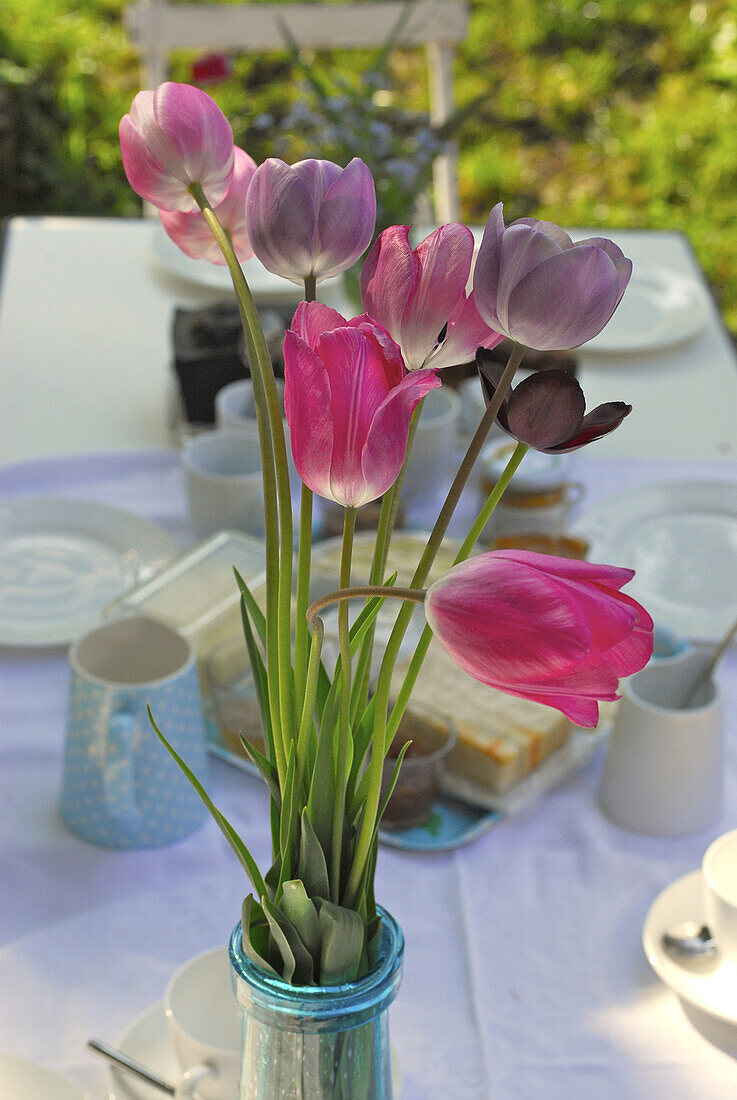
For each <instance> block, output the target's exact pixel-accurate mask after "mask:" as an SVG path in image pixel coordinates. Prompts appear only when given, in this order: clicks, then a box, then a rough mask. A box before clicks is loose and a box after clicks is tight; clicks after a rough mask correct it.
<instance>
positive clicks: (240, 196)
mask: <svg viewBox="0 0 737 1100" xmlns="http://www.w3.org/2000/svg"><path fill="white" fill-rule="evenodd" d="M255 171H256V162H255V160H254V159H253V158H252V157H249V155H248V153H245V152H244V151H243V149H239V148H238V146H237V145H236V147H235V149H234V163H233V177H232V179H231V181H230V187H229V188H228V193H227V194H226V196H225V198H224V199H223V201H222V202H221V203H218V205H217V206H216V207H215V208H214V209H215V214H216V215H217V218H218V221H219V222H220V224H221V225H222V227H223V229H226V230H227V231H228V233H229V234H230V239H231V241H232V243H233V248H234V249H235V254H236V256H237V257H238V259H239V260H240V261H241V263H244V262H245V260H248V259H249V258H250V257H251V256H253V249H252V248H251V241H250V239H249V236H248V230H247V229H246V194H247V192H248V186H249V184H250V182H251V179H252V178H253V173H254V172H255ZM159 217H160V218H161V222H162V225H163V226H164V229H165V230H166V232H167V233H168V234H169V236H170V237H171V239H172V240H173V241H174V243H175V244H178V245H179V247H180V248H181V250H182V252H186V254H187V255H188V256H191V257H192V258H193V259H195V260H209V261H210V263H211V264H224V263H225V257H224V256H223V254H222V252H221V251H220V246H219V245H218V243H217V241H216V240H215V238H214V237H213V235H212V230H211V229H210V227H209V225H208V224H207V222H206V221H205V218H204V215H203V214H202V211H201V210H200V209H199V208H198V209H197V210H188V211H186V212H185V211H183V210H160V211H159Z"/></svg>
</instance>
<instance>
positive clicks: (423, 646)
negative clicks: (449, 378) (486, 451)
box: [386, 443, 530, 738]
mask: <svg viewBox="0 0 737 1100" xmlns="http://www.w3.org/2000/svg"><path fill="white" fill-rule="evenodd" d="M529 449H530V448H529V445H528V444H527V443H518V444H517V446H516V447H515V448H514V451H513V453H512V454H511V455H510V458H509V461H508V462H507V465H506V466H505V467H504V470H503V471H502V473H501V475H500V477H499V480H498V481H497V483H496V485H495V486H494V488H493V489H492V490H491V492H490V493H489V496H488V497H487V499H486V502H485V504H484V506H483V508H482V509H481V511H480V512H479V514H478V516H477V517H476V521H475V522H474V524H473V527H472V528H471V530H470V531H469V533H468V535H467V536H466V538H465V540H464V542H463V545H462V546H461V548H460V550H459V551H458V553H457V554H456V556H455V559H454V561H453V564H454V565H458V564H459V563H460V562H462V561H465V560H466V558H468V557H469V556H470V554H471V551H472V550H473V548H474V546H475V545H476V542H477V540H478V538H479V535H480V534H481V532H482V531H483V529H484V527H486V524H487V523H488V522H489V518H490V516H491V514H492V512H493V511H494V509H495V508H496V506H497V504H498V503H499V500H500V499H501V497H502V494H503V493H504V490H505V489H506V488H507V486H508V485H509V482H510V481H511V480H512V477H513V476H514V473H515V471H516V469H517V467H518V466H519V464H520V462H521V461H522V459H523V458H524V457H525V455H526V454H527V452H528V451H529ZM431 640H432V630H431V629H430V627H429V626H427V625H426V626H425V629H424V630H423V631H422V635H421V636H420V640H419V642H418V643H417V646H416V648H415V651H414V653H413V654H412V660H411V661H410V663H409V667H408V669H407V672H406V675H405V677H404V681H403V682H402V686H401V688H400V689H399V691H398V692H397V698H396V699H395V701H394V706H393V708H392V712H391V715H390V717H389V722H388V725H387V730H386V735H387V738H389V737H391V738H393V737H394V734H395V733H396V732H397V729H398V728H399V723H400V722H401V721H402V718H403V716H404V712H405V710H406V709H407V705H408V703H409V701H410V698H411V696H412V692H413V690H414V686H415V682H416V680H417V677H418V675H419V672H420V668H421V667H422V662H423V661H424V659H425V655H426V653H427V650H428V648H429V645H430V642H431Z"/></svg>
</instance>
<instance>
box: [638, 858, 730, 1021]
mask: <svg viewBox="0 0 737 1100" xmlns="http://www.w3.org/2000/svg"><path fill="white" fill-rule="evenodd" d="M701 878H702V875H701V871H691V872H690V873H689V874H687V875H684V876H683V877H682V878H679V879H676V881H675V882H673V883H671V885H670V886H667V887H666V888H665V890H663V892H662V893H661V894H659V895H658V897H657V898H656V899H655V901H654V902H653V904H652V905H651V906H650V910H649V912H648V914H647V917H646V918H645V924H644V927H643V930H642V946H643V947H644V948H645V954H646V955H647V959H648V962H649V963H650V965H651V966H652V968H653V970H654V971H655V973H656V974H657V975H658V977H659V978H661V979H662V980H663V981H664V982H665V984H666V985H667V986H669V987H670V988H671V989H672V990H673V992H674V993H677V994H678V996H679V997H683V999H684V1000H686V1001H688V1002H689V1003H690V1004H692V1005H694V1006H695V1007H696V1008H699V1009H701V1011H702V1012H707V1013H708V1014H709V1015H710V1016H715V1017H716V1018H717V1019H719V1020H723V1021H724V1022H725V1023H728V1024H737V983H736V982H735V969H734V967H733V966H730V965H728V964H726V963H724V962H721V961H720V960H719V957H718V955H717V957H716V958H714V957H712V958H710V959H693V960H688V959H684V960H683V961H682V962H680V961H677V960H676V959H674V958H671V956H670V955H667V954H666V953H665V951H664V950H663V947H662V944H661V942H660V938H661V936H662V935H663V932H665V930H666V929H667V928H671V927H672V926H673V925H675V924H680V923H681V922H682V921H685V920H693V921H696V922H697V923H698V924H703V922H704V906H703V901H702V898H701Z"/></svg>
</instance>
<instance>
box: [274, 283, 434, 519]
mask: <svg viewBox="0 0 737 1100" xmlns="http://www.w3.org/2000/svg"><path fill="white" fill-rule="evenodd" d="M284 378H285V390H284V406H285V411H286V415H287V422H288V424H289V430H290V436H291V443H292V454H293V456H294V464H295V466H296V467H297V471H298V473H299V476H300V477H301V478H302V480H303V481H304V483H305V485H307V486H308V488H310V489H312V490H314V492H316V493H319V495H320V496H323V497H327V498H328V499H329V500H334V501H335V502H336V503H337V504H341V505H343V507H345V508H351V507H352V508H358V507H360V505H362V504H366V503H367V502H368V501H370V500H375V499H376V498H377V497H380V496H381V495H382V494H383V493H385V492H386V491H387V489H389V488H390V487H391V486H392V485H393V484H394V482H395V481H396V479H397V476H398V474H399V471H400V469H401V467H402V463H403V461H404V456H405V454H406V451H407V439H408V436H409V424H410V420H411V418H412V412H413V410H414V408H415V406H416V405H417V403H418V402H419V401H421V400H422V398H423V397H424V396H425V394H426V393H428V391H429V390H432V389H435V387H436V386H439V385H440V379H439V378H438V377H437V375H436V374H435V372H434V371H432V370H422V371H415V372H414V373H412V374H407V372H406V369H405V366H404V362H403V361H402V355H401V352H400V350H399V348H398V347H397V345H396V344H395V343H394V341H393V340H392V339H391V337H390V336H389V334H388V333H387V332H386V331H385V330H384V329H383V328H382V327H381V325H378V324H377V323H376V322H375V321H374V320H372V318H371V317H367V316H365V315H364V316H363V317H354V318H353V319H352V320H350V321H346V319H345V318H344V317H341V315H340V314H339V313H338V312H337V311H336V310H334V309H330V308H329V306H325V305H322V304H321V303H319V302H301V303H300V304H299V306H298V307H297V311H296V313H295V314H294V317H293V318H292V327H291V329H289V330H288V331H287V333H286V336H285V338H284Z"/></svg>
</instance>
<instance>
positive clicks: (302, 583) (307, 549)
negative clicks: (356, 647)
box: [294, 275, 317, 732]
mask: <svg viewBox="0 0 737 1100" xmlns="http://www.w3.org/2000/svg"><path fill="white" fill-rule="evenodd" d="M304 283H305V301H306V302H314V301H315V293H316V290H317V279H316V278H315V276H314V275H305V280H304ZM312 502H313V494H312V490H311V489H308V488H307V486H306V485H305V484H304V483H303V484H302V493H301V500H300V510H299V544H298V547H297V593H296V597H295V626H294V694H295V699H296V700H299V699H301V698H303V693H304V691H305V677H306V675H307V672H306V666H307V660H308V657H307V649H308V639H307V618H306V611H307V604H308V603H309V599H310V565H311V561H312ZM301 728H302V726H301V722H300V732H301Z"/></svg>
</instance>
